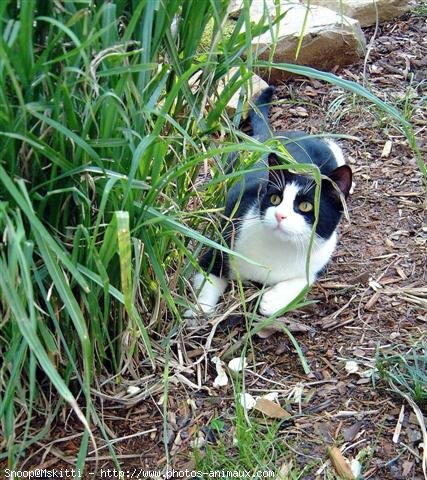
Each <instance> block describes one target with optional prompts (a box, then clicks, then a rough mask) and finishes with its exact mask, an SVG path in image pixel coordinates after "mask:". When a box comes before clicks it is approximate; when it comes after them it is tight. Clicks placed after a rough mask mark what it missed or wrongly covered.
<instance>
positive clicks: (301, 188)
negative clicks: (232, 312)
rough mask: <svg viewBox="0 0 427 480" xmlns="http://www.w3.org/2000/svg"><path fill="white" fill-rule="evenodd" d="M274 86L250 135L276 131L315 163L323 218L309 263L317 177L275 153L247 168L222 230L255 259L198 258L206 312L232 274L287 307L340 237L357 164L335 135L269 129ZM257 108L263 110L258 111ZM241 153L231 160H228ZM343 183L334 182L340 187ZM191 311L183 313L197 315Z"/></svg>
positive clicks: (270, 302) (269, 303)
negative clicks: (295, 169) (284, 165)
mask: <svg viewBox="0 0 427 480" xmlns="http://www.w3.org/2000/svg"><path fill="white" fill-rule="evenodd" d="M272 95H273V88H271V87H269V88H267V89H266V90H264V91H263V92H262V93H261V95H260V96H259V97H258V99H257V101H256V105H257V109H256V110H252V111H251V113H250V116H249V118H250V122H251V126H252V135H253V136H254V137H255V138H257V139H258V140H259V141H261V142H264V141H266V140H267V139H269V138H271V137H272V136H274V138H276V139H279V140H280V141H281V143H282V144H283V145H284V146H285V148H286V150H287V151H288V152H289V153H290V154H291V156H292V157H293V158H294V160H295V161H296V162H298V163H315V164H316V165H317V166H318V167H319V169H320V172H321V173H322V175H324V176H326V177H328V178H329V179H330V180H332V181H333V182H334V183H335V186H334V185H333V183H332V182H331V181H329V180H328V179H326V178H324V179H322V182H321V194H320V206H319V219H318V223H317V226H316V232H315V237H314V242H313V245H312V250H311V255H310V263H309V271H308V275H307V269H306V263H307V256H308V252H309V244H310V238H311V235H312V229H313V224H314V221H315V216H314V210H315V208H314V194H315V182H314V180H313V178H312V177H310V176H307V175H301V174H296V173H292V172H291V171H289V170H284V169H274V170H273V169H271V168H270V169H269V168H268V167H274V166H278V165H281V162H280V160H279V159H278V157H277V155H276V154H274V153H271V154H269V155H268V157H267V158H263V159H261V160H260V161H259V162H258V163H257V164H255V165H254V168H257V167H265V169H263V171H260V172H251V173H248V174H246V175H245V176H244V177H243V178H242V179H241V180H240V181H239V182H238V183H237V184H235V185H233V187H232V188H231V189H230V191H229V193H228V197H227V201H226V207H225V212H224V214H225V217H226V218H228V219H229V220H228V222H225V224H224V238H225V239H227V243H228V245H229V246H230V247H231V249H232V250H233V251H235V252H238V253H239V254H241V255H243V256H244V257H246V258H248V259H251V260H253V261H254V262H256V263H257V264H259V265H260V266H257V265H254V264H253V263H250V262H248V261H245V260H243V259H241V258H238V257H234V256H233V257H232V256H229V255H227V254H224V253H222V252H219V251H216V250H213V249H210V250H208V251H207V252H206V254H205V255H204V256H203V257H202V258H201V260H200V266H201V268H202V269H203V271H204V272H206V273H205V274H201V273H197V274H196V275H195V277H194V280H193V285H194V288H195V290H196V291H198V297H197V303H198V307H199V310H200V311H201V313H205V314H210V313H212V312H213V311H214V309H215V306H216V304H217V303H218V300H219V299H220V297H221V295H222V294H223V293H224V291H225V289H226V287H227V284H228V282H229V280H235V279H240V280H241V281H242V282H246V281H253V282H257V283H260V284H262V285H265V286H268V287H271V288H270V289H268V290H267V291H266V292H265V293H264V294H263V296H262V299H261V302H260V306H259V310H260V313H261V314H262V315H265V316H271V315H273V314H275V313H276V312H277V311H278V310H280V309H282V308H284V307H286V306H287V305H288V304H289V303H291V302H292V300H294V299H295V297H296V296H297V295H298V294H299V293H300V292H301V291H302V290H303V289H304V288H305V287H306V286H307V285H311V284H312V283H313V282H314V281H315V280H316V278H317V276H318V275H319V273H320V272H321V271H322V270H323V269H324V268H325V266H326V265H327V263H328V262H329V260H330V258H331V256H332V253H333V251H334V249H335V247H336V244H337V233H336V228H337V226H338V223H339V221H340V218H341V216H342V210H343V205H342V202H341V195H340V194H341V193H342V195H343V196H344V197H345V198H346V197H347V196H348V194H349V191H350V188H351V185H352V172H351V169H350V167H348V166H347V165H345V161H344V157H343V153H342V151H341V148H340V147H339V146H338V145H337V144H336V143H334V142H333V141H332V140H323V139H319V138H316V137H312V136H308V135H307V134H305V133H304V132H301V131H292V132H275V133H274V134H272V133H271V130H270V127H269V124H268V111H269V107H268V105H267V104H269V103H270V101H271V98H272ZM259 113H260V114H261V115H262V116H260V115H259ZM235 161H236V158H234V159H232V160H231V167H230V168H232V167H233V165H232V164H233V163H235ZM336 187H338V189H339V190H337V188H336ZM194 315H196V313H195V312H194V311H187V312H186V314H185V316H187V317H188V316H194Z"/></svg>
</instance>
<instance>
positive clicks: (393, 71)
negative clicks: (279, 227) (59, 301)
mask: <svg viewBox="0 0 427 480" xmlns="http://www.w3.org/2000/svg"><path fill="white" fill-rule="evenodd" d="M373 33H374V32H373V29H370V30H367V37H368V38H370V37H371V36H372V35H373ZM426 34H427V26H426V20H425V18H421V17H417V16H411V17H409V18H407V19H404V20H403V19H401V20H398V21H396V22H393V23H389V24H385V25H382V26H380V27H379V30H378V32H377V35H376V38H375V40H374V41H373V43H372V49H371V52H370V55H369V57H368V60H367V63H366V69H365V74H364V73H363V63H360V64H357V65H354V66H353V67H351V68H348V69H345V70H342V71H339V72H338V74H339V75H341V76H342V77H343V78H346V79H350V80H355V81H357V82H359V83H363V82H364V81H365V82H366V84H367V85H368V86H369V88H370V89H371V90H372V91H373V92H374V93H375V94H376V95H377V96H378V97H380V98H382V99H384V100H386V101H387V102H390V103H392V104H394V105H396V106H398V107H399V108H400V109H403V110H404V111H405V112H406V114H407V115H408V116H409V117H410V119H411V122H412V124H413V127H414V131H415V133H416V136H417V138H418V141H419V146H420V148H421V150H422V152H423V154H425V152H426V142H425V139H426V138H427V135H426V128H427V120H426V111H425V103H424V104H423V97H424V102H425V94H426V90H427V83H426V71H427V46H426V41H425V38H426ZM276 95H277V100H278V104H277V106H275V107H274V108H273V109H272V113H271V120H272V125H273V127H274V129H275V130H279V129H304V130H305V131H308V132H309V133H323V132H330V133H335V134H345V135H352V136H354V137H356V138H357V140H349V139H346V140H340V143H341V144H342V146H343V148H344V151H345V154H346V157H347V158H348V161H349V163H350V165H351V166H352V168H353V171H354V174H355V181H356V187H355V191H354V194H353V195H352V196H351V197H350V199H349V201H348V209H349V213H350V219H351V220H350V222H348V221H345V220H344V221H343V223H342V225H341V239H340V243H339V247H338V249H337V251H336V253H335V255H334V258H333V261H332V262H331V264H330V266H329V268H328V271H327V272H326V273H325V274H324V275H323V277H322V278H321V279H320V281H319V282H318V283H317V284H316V285H315V287H314V288H313V289H312V291H311V292H310V294H309V298H310V299H313V300H317V302H318V303H316V304H315V305H314V306H311V307H310V309H308V310H305V311H303V312H297V313H295V314H293V315H292V316H291V318H288V320H292V321H293V322H294V323H292V324H290V328H291V329H292V330H293V331H295V332H298V330H300V333H295V335H296V338H297V340H298V342H299V344H300V345H301V348H302V350H303V352H304V355H305V358H306V359H307V361H308V363H309V365H310V368H311V369H312V373H311V374H310V375H308V376H307V375H305V374H304V372H303V369H302V367H301V363H300V361H299V359H298V357H297V355H296V352H295V349H294V348H293V346H292V344H291V342H290V340H289V338H288V337H287V336H286V335H284V334H280V333H275V334H274V335H271V336H269V337H268V338H259V337H258V336H255V337H254V339H253V347H254V348H253V353H254V355H252V356H251V355H250V358H249V359H248V360H249V364H250V365H254V364H255V363H256V369H253V368H251V369H250V370H251V371H249V370H248V372H247V373H246V391H247V392H249V393H252V394H253V395H259V394H260V393H262V392H271V391H278V392H279V394H280V397H279V398H280V401H281V404H282V406H285V407H286V409H287V410H288V412H289V413H291V415H292V418H291V419H290V420H289V421H287V422H285V423H284V424H283V425H282V427H281V429H280V435H279V438H280V440H282V441H284V442H285V443H286V444H287V445H288V446H289V452H290V456H293V457H294V458H296V460H297V463H298V465H299V466H300V467H304V466H307V465H309V464H311V465H313V468H311V469H310V471H309V472H307V473H306V474H304V476H303V477H302V478H304V479H313V478H326V477H325V469H329V471H331V467H329V466H327V465H325V462H326V461H327V455H326V447H327V446H328V445H337V446H338V447H343V446H345V455H346V456H348V457H355V456H356V455H357V454H358V453H359V452H360V451H361V450H363V449H364V452H365V453H364V455H365V458H364V460H363V462H362V464H363V477H364V478H365V479H381V480H388V479H390V480H398V479H408V478H411V479H421V478H422V470H421V461H420V457H421V455H422V448H421V446H420V437H419V433H418V432H419V427H418V424H417V421H416V419H415V416H414V415H413V414H412V413H411V409H410V407H409V406H408V405H405V409H404V416H403V426H402V430H401V433H400V436H399V438H398V440H397V442H396V443H395V442H393V434H394V433H395V428H396V425H397V423H398V417H399V414H400V412H401V408H402V405H403V403H404V402H403V401H402V400H401V399H400V398H398V397H395V396H392V395H391V394H390V392H389V391H387V390H386V389H385V388H381V386H379V387H378V388H374V387H373V385H372V380H371V378H369V377H366V376H364V375H363V372H366V371H369V370H370V369H371V368H372V367H373V366H374V363H375V356H376V354H377V352H378V351H379V350H387V349H390V348H392V347H394V346H397V345H400V346H402V348H405V346H409V345H412V344H413V343H414V342H415V341H416V340H417V339H421V338H422V336H423V335H424V337H425V333H426V317H425V310H423V309H422V308H421V307H422V302H424V306H425V299H426V283H427V282H426V277H427V275H426V236H425V234H426V231H425V229H424V230H423V220H424V214H425V210H424V200H425V190H424V187H423V183H422V176H421V174H420V172H419V169H418V167H417V164H416V160H415V158H414V155H413V153H412V152H411V151H410V149H409V147H408V143H407V140H406V139H405V137H404V136H403V135H402V134H401V133H400V132H399V131H398V129H397V128H395V126H393V124H392V122H391V121H390V119H387V118H384V115H383V114H382V113H379V112H378V111H377V110H375V109H374V108H372V106H369V105H368V103H367V102H364V101H361V100H357V99H354V98H353V97H352V95H349V94H348V93H344V92H342V91H339V90H338V89H337V88H336V87H332V86H330V85H326V84H324V83H320V82H317V81H310V80H306V79H304V80H302V79H296V80H293V81H290V82H288V83H287V84H286V85H284V86H281V87H279V88H278V90H277V94H276ZM249 293H250V292H249ZM239 307H240V306H239V304H238V295H237V292H236V293H234V292H233V291H232V292H231V293H230V295H229V298H228V299H227V305H226V306H225V307H224V309H223V312H224V313H225V312H226V311H227V309H229V308H232V309H233V308H234V310H233V315H228V317H229V318H228V319H227V320H224V321H220V320H221V317H219V318H216V319H215V320H214V321H213V323H212V322H211V323H210V324H208V325H206V327H204V328H201V329H199V330H196V331H195V330H187V331H184V332H182V333H180V334H178V335H177V337H176V338H175V339H174V340H173V352H172V363H171V372H170V375H171V383H170V389H169V397H168V400H167V402H168V411H169V413H168V416H167V431H166V432H164V431H163V426H162V412H163V406H162V402H161V400H160V401H159V399H160V398H161V395H162V393H161V388H162V387H161V385H158V388H156V389H155V390H154V391H153V394H152V396H151V397H148V398H146V399H144V401H142V402H139V403H138V404H137V405H135V406H133V407H132V408H124V407H123V408H118V407H117V403H115V402H113V401H111V400H112V399H111V397H110V399H109V400H106V401H105V402H104V404H103V406H104V411H103V412H104V417H103V418H104V420H105V423H106V428H107V431H108V433H109V434H110V437H112V438H116V439H118V441H117V443H115V445H114V446H115V449H116V452H117V454H118V459H119V461H120V463H121V464H122V466H123V467H125V468H126V469H131V468H134V467H136V468H143V469H150V468H151V469H153V468H160V467H163V466H164V465H165V462H166V457H165V451H164V448H163V445H164V442H165V441H166V442H167V443H168V446H169V451H170V453H171V460H172V464H173V465H174V466H175V468H181V469H185V468H191V467H192V461H191V459H192V446H191V445H192V443H191V442H193V441H194V440H195V438H197V437H198V435H199V431H200V430H202V431H203V430H204V431H205V433H206V432H207V435H208V437H209V431H207V430H206V426H207V425H208V424H209V422H210V421H211V419H212V418H215V417H219V416H221V415H223V414H225V413H226V412H230V415H233V412H234V408H235V407H234V399H233V391H232V388H231V387H230V386H228V387H227V388H225V389H223V390H221V391H218V390H215V389H213V388H212V383H213V379H214V378H215V375H216V372H215V369H214V367H213V365H212V363H211V361H210V359H211V357H212V356H213V355H218V356H221V355H224V354H226V353H227V352H228V351H229V349H230V347H231V346H232V345H233V344H234V343H235V342H236V340H238V339H241V338H242V337H243V335H244V334H245V332H246V330H245V322H244V320H243V319H242V315H241V313H239ZM236 320H237V321H236ZM248 352H250V350H248ZM239 353H240V350H237V352H235V353H234V354H233V355H230V356H238V355H239ZM348 360H353V361H356V362H357V363H358V366H359V370H358V372H356V373H349V372H348V371H347V370H346V369H345V363H346V361H348ZM361 373H362V375H361ZM147 385H151V383H150V381H149V380H147ZM206 386H209V388H208V387H206ZM296 386H298V387H302V396H301V398H300V399H298V398H295V395H294V393H295V387H296ZM297 397H298V396H297ZM124 403H126V402H124ZM72 427H75V425H72V426H71V427H67V428H66V429H65V430H64V426H59V425H58V430H57V431H53V432H52V434H51V437H52V439H55V438H58V437H66V436H67V435H71V434H75V432H76V430H75V428H72ZM164 435H166V439H165V437H164ZM97 437H98V438H99V444H100V445H102V444H103V440H102V439H101V436H100V435H99V432H98V433H97ZM231 437H232V435H231V433H230V439H231ZM208 439H209V438H208ZM79 440H80V439H79V438H77V439H76V438H73V437H70V438H69V439H66V440H62V441H60V442H59V443H56V444H52V445H51V446H49V447H48V448H47V449H45V448H43V447H42V448H41V449H40V451H39V452H38V453H37V454H36V455H35V456H34V457H33V458H32V459H30V461H29V462H28V465H32V466H36V465H37V466H40V465H42V466H48V467H49V468H55V467H56V468H59V467H60V466H63V467H64V468H65V466H67V460H70V461H71V459H72V458H75V456H76V455H77V449H78V445H79ZM230 444H231V443H230ZM98 454H99V455H100V462H99V467H101V466H102V467H104V468H106V467H107V466H109V467H112V466H113V464H112V463H111V460H110V456H109V452H108V449H107V448H103V449H102V450H100V451H99V452H98ZM89 457H91V458H94V455H93V454H90V455H89ZM322 465H323V467H322ZM87 478H93V476H88V477H87ZM135 478H136V477H135ZM328 478H332V477H328Z"/></svg>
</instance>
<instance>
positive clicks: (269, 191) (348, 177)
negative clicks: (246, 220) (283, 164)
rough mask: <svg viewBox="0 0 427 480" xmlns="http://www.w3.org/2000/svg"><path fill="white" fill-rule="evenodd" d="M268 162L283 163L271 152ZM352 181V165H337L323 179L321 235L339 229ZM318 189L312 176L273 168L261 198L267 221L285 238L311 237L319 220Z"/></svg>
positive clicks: (265, 223)
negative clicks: (316, 198)
mask: <svg viewBox="0 0 427 480" xmlns="http://www.w3.org/2000/svg"><path fill="white" fill-rule="evenodd" d="M268 163H269V166H270V167H274V166H278V165H280V161H279V160H278V158H277V156H276V155H275V154H270V155H269V157H268ZM330 180H332V182H334V183H332V182H331V181H330ZM334 184H335V185H334ZM351 184H352V172H351V169H350V167H349V166H348V165H342V166H340V167H337V168H335V169H334V170H332V171H331V172H329V174H328V178H325V179H322V183H321V193H320V204H319V220H318V223H317V226H316V234H317V235H318V236H319V237H321V238H324V239H327V238H329V237H330V236H331V235H332V233H333V232H334V230H335V229H336V227H337V225H338V222H339V221H340V218H341V215H342V211H343V205H342V201H341V195H343V196H344V198H347V196H348V194H349V191H350V188H351ZM315 189H316V182H315V181H314V179H313V178H311V177H308V176H306V175H300V174H295V173H292V172H289V171H287V170H284V169H280V170H273V169H271V168H270V171H269V182H268V186H267V188H266V190H265V193H264V195H263V197H262V198H261V202H260V214H261V220H262V222H263V224H264V225H266V226H267V227H268V228H269V229H271V230H272V231H273V232H274V234H275V235H277V236H279V237H280V238H283V239H284V240H295V241H301V240H305V239H309V238H310V236H311V232H312V229H313V225H314V222H315V199H314V196H315Z"/></svg>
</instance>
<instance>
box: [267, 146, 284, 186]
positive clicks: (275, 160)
mask: <svg viewBox="0 0 427 480" xmlns="http://www.w3.org/2000/svg"><path fill="white" fill-rule="evenodd" d="M279 165H282V164H281V162H280V160H279V157H278V156H277V155H276V154H275V153H269V154H268V167H269V169H270V171H269V174H268V176H269V180H270V182H271V183H272V184H276V185H280V184H281V180H280V179H281V175H283V170H273V169H272V168H271V167H277V166H279Z"/></svg>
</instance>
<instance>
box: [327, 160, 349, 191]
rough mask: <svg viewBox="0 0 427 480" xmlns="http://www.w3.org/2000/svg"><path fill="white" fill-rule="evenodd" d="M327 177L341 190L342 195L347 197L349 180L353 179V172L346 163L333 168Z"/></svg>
mask: <svg viewBox="0 0 427 480" xmlns="http://www.w3.org/2000/svg"><path fill="white" fill-rule="evenodd" d="M328 177H329V178H330V179H331V180H332V181H333V182H335V184H336V186H337V187H338V188H339V189H340V190H341V192H342V193H343V195H344V197H345V198H347V197H348V194H349V193H350V189H351V182H352V179H353V173H352V171H351V168H350V167H349V166H348V165H342V166H341V167H338V168H336V169H335V170H333V171H332V172H331V173H330V174H329V175H328Z"/></svg>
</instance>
